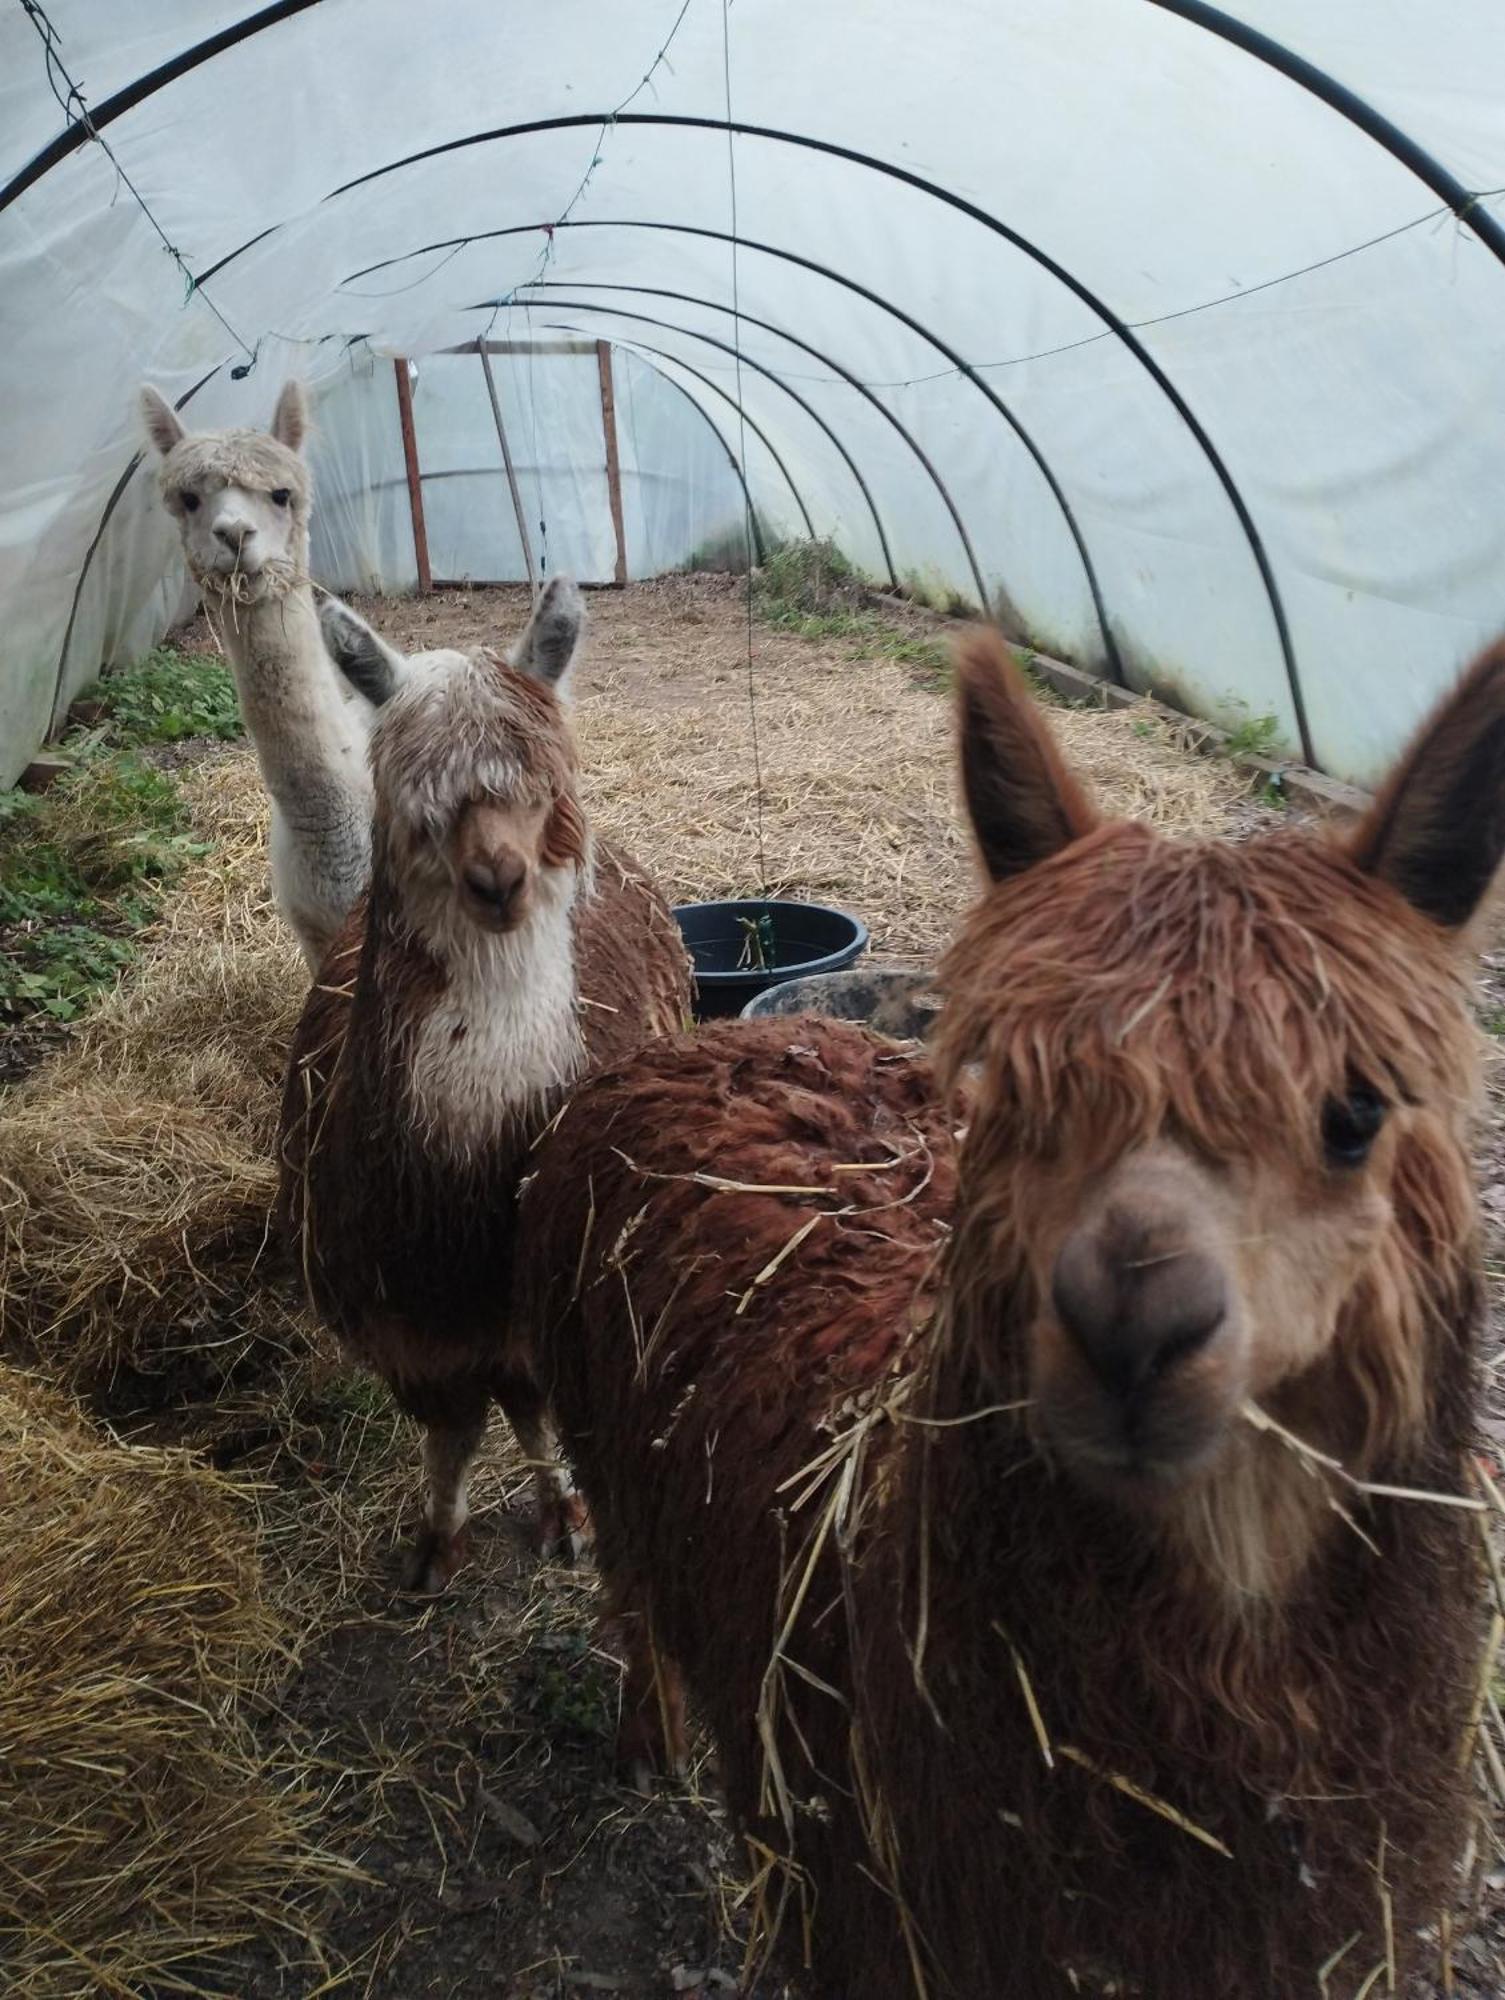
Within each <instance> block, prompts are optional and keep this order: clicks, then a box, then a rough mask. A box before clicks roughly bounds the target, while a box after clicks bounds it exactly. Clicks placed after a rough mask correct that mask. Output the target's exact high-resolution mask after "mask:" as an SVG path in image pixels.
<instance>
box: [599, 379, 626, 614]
mask: <svg viewBox="0 0 1505 2000" xmlns="http://www.w3.org/2000/svg"><path fill="white" fill-rule="evenodd" d="M596 366H597V367H598V368H599V369H600V371H601V428H602V430H604V431H605V433H606V492H607V497H608V498H609V499H610V501H611V526H612V533H613V534H614V535H615V536H616V538H617V571H616V585H617V588H618V590H620V589H621V588H622V586H623V584H624V583H626V581H627V533H626V530H625V529H624V528H623V526H622V464H621V460H620V459H619V458H618V457H617V399H616V394H615V392H614V390H613V388H612V382H611V343H610V341H606V340H598V341H597V342H596Z"/></svg>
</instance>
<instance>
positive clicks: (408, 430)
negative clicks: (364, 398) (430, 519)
mask: <svg viewBox="0 0 1505 2000" xmlns="http://www.w3.org/2000/svg"><path fill="white" fill-rule="evenodd" d="M392 366H393V368H394V370H395V371H396V374H397V416H398V421H399V422H400V423H401V425H402V456H403V463H404V464H405V465H406V466H407V469H408V507H409V510H410V511H411V513H412V516H413V553H414V555H415V556H416V557H417V558H418V588H419V589H420V590H432V589H433V587H434V579H433V577H432V575H431V574H430V572H429V537H428V529H427V528H426V527H425V526H424V525H423V478H422V475H421V474H420V472H419V470H418V438H417V435H416V433H415V432H414V429H413V385H412V383H411V382H410V381H409V380H408V364H407V361H406V359H405V357H404V356H402V355H401V354H399V355H398V356H397V358H396V360H395V361H394V362H393V363H392Z"/></svg>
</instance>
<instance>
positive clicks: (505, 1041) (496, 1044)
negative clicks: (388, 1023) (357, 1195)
mask: <svg viewBox="0 0 1505 2000" xmlns="http://www.w3.org/2000/svg"><path fill="white" fill-rule="evenodd" d="M575 888H576V881H575V871H574V870H573V869H572V868H565V869H559V870H548V871H545V873H544V876H543V878H542V879H541V880H540V883H539V885H538V900H537V902H536V904H535V907H534V909H533V911H532V913H531V914H530V915H529V917H528V918H527V920H526V922H525V923H523V924H522V925H521V927H520V928H519V929H517V930H515V931H511V932H508V933H507V934H505V935H503V936H497V935H495V934H493V933H490V932H487V931H482V930H480V929H479V928H478V927H477V926H476V925H474V924H472V923H470V922H469V921H468V920H467V919H465V918H463V917H461V916H459V915H457V914H456V913H455V912H454V911H453V907H452V905H449V904H446V906H445V910H444V912H443V914H442V916H441V917H439V919H438V920H437V921H431V922H429V923H426V924H424V925H423V926H422V927H421V928H419V927H417V926H411V927H410V928H409V929H408V931H407V940H408V942H407V945H406V950H407V951H408V952H411V951H412V950H413V949H414V947H415V945H416V947H417V948H418V949H419V950H420V951H421V953H422V955H423V956H424V958H425V959H426V960H427V961H428V963H429V965H430V966H431V967H432V968H433V969H434V970H435V972H436V974H437V978H438V980H439V981H441V982H442V984H440V985H439V988H438V990H437V991H436V992H433V993H432V996H431V997H430V998H429V999H427V1000H426V1001H425V1002H424V1003H423V1004H421V1005H420V1006H419V1007H418V1008H417V1010H416V1011H415V1016H414V1018H413V1020H412V1023H411V1041H410V1043H409V1045H408V1054H407V1058H406V1061H405V1063H404V1065H403V1067H404V1071H405V1074H404V1079H403V1088H404V1090H405V1094H406V1099H407V1105H406V1108H407V1111H408V1114H409V1116H410V1117H411V1119H412V1121H413V1124H414V1125H415V1127H416V1129H417V1130H418V1131H419V1132H420V1133H422V1134H423V1136H424V1139H425V1142H426V1143H427V1145H428V1146H429V1147H430V1148H431V1149H433V1150H439V1151H442V1152H444V1153H446V1154H447V1155H450V1156H452V1157H460V1158H466V1157H471V1158H473V1157H475V1156H477V1155H479V1154H480V1153H482V1152H483V1151H485V1150H486V1149H488V1148H490V1147H493V1146H494V1145H495V1144H496V1142H497V1140H498V1138H499V1137H501V1136H502V1135H505V1134H508V1133H512V1134H519V1135H520V1134H523V1133H526V1132H527V1131H529V1130H531V1129H532V1128H533V1127H534V1126H535V1125H536V1124H537V1123H539V1122H540V1121H541V1120H542V1118H543V1117H544V1116H546V1115H547V1112H548V1110H549V1108H550V1106H551V1105H552V1104H553V1103H554V1102H555V1101H556V1100H557V1098H558V1095H559V1093H560V1092H561V1091H562V1090H563V1089H564V1088H565V1087H566V1086H567V1085H568V1084H569V1083H571V1082H572V1081H573V1080H574V1078H575V1077H576V1076H577V1075H578V1074H579V1072H580V1068H581V1066H582V1063H583V1061H584V1042H583V1039H582V1036H581V1032H580V1025H579V1020H578V1006H577V1000H576V991H575V949H574V936H573V925H574V902H575Z"/></svg>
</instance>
